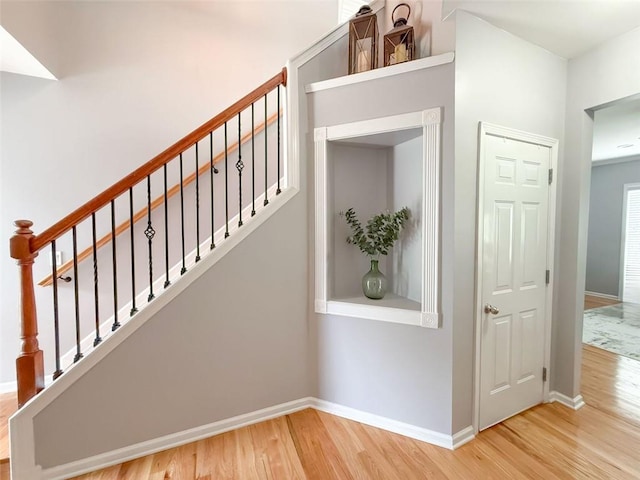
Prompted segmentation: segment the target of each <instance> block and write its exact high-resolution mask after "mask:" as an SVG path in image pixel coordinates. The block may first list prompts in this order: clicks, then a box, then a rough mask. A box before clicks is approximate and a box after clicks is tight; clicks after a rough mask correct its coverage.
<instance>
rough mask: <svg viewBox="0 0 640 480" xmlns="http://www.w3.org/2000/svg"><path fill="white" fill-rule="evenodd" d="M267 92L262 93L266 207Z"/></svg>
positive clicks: (267, 202) (266, 198)
mask: <svg viewBox="0 0 640 480" xmlns="http://www.w3.org/2000/svg"><path fill="white" fill-rule="evenodd" d="M267 125H268V124H267V94H266V93H265V94H264V203H263V205H264V206H265V207H266V206H267V205H269V198H268V197H267V174H268V172H267V155H268V153H267V133H268V132H267Z"/></svg>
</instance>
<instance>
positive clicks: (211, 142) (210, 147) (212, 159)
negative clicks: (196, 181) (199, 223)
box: [209, 132, 218, 250]
mask: <svg viewBox="0 0 640 480" xmlns="http://www.w3.org/2000/svg"><path fill="white" fill-rule="evenodd" d="M209 151H210V152H211V168H210V169H209V175H210V177H211V246H210V247H209V248H210V250H213V249H214V248H216V240H215V237H214V235H215V229H216V228H215V222H214V212H215V208H214V201H213V174H214V173H218V169H217V168H216V166H215V163H214V156H213V132H209Z"/></svg>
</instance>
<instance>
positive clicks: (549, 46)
mask: <svg viewBox="0 0 640 480" xmlns="http://www.w3.org/2000/svg"><path fill="white" fill-rule="evenodd" d="M456 8H459V9H462V10H467V11H468V12H471V13H473V14H474V15H476V16H478V17H480V18H483V19H484V20H487V21H488V22H490V23H491V24H493V25H495V26H497V27H499V28H502V29H503V30H506V31H508V32H511V33H513V34H514V35H517V36H518V37H521V38H524V39H525V40H527V41H529V42H531V43H534V44H536V45H539V46H541V47H543V48H545V49H546V50H549V51H550V52H553V53H555V54H557V55H560V56H561V57H564V58H573V57H575V56H578V55H580V54H582V53H584V52H586V51H588V50H589V49H591V48H593V47H595V46H596V45H598V44H600V43H602V42H604V41H606V40H609V39H611V38H614V37H616V36H618V35H620V34H622V33H625V32H628V31H631V30H633V29H634V28H638V27H640V0H493V1H487V0H443V4H442V9H443V16H445V17H446V16H447V15H449V14H450V13H451V12H452V11H453V10H455V9H456Z"/></svg>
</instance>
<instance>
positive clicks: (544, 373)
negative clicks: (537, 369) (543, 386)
mask: <svg viewBox="0 0 640 480" xmlns="http://www.w3.org/2000/svg"><path fill="white" fill-rule="evenodd" d="M542 381H543V382H546V381H547V367H542Z"/></svg>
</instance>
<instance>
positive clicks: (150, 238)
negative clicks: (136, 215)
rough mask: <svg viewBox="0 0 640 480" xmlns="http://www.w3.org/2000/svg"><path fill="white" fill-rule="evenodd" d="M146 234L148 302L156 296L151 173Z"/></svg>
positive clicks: (148, 184) (148, 183) (148, 179)
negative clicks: (154, 290)
mask: <svg viewBox="0 0 640 480" xmlns="http://www.w3.org/2000/svg"><path fill="white" fill-rule="evenodd" d="M144 235H145V237H147V240H148V242H149V296H148V297H147V302H150V301H151V300H153V299H154V298H155V297H156V296H155V295H154V294H153V237H155V235H156V231H155V230H154V229H153V226H152V225H151V175H147V228H145V230H144Z"/></svg>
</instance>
